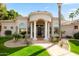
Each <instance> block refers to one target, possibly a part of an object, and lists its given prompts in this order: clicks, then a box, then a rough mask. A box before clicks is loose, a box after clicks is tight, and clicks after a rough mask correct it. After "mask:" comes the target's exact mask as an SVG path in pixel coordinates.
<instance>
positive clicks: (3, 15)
mask: <svg viewBox="0 0 79 59" xmlns="http://www.w3.org/2000/svg"><path fill="white" fill-rule="evenodd" d="M17 16H19V14H18V12H16V11H15V10H13V9H12V10H10V11H8V10H7V8H6V5H5V4H3V3H0V20H10V19H15V18H16V17H17Z"/></svg>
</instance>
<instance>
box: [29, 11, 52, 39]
mask: <svg viewBox="0 0 79 59" xmlns="http://www.w3.org/2000/svg"><path fill="white" fill-rule="evenodd" d="M51 20H52V15H51V14H50V13H48V12H39V11H38V12H32V13H31V14H30V15H29V22H30V28H31V33H30V38H32V39H33V40H37V38H39V37H41V38H44V39H45V40H49V38H50V31H51V29H50V28H51Z"/></svg>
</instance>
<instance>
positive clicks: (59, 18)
mask: <svg viewBox="0 0 79 59" xmlns="http://www.w3.org/2000/svg"><path fill="white" fill-rule="evenodd" d="M61 4H62V3H58V20H59V40H61Z"/></svg>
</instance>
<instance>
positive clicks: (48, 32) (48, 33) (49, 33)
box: [48, 23, 50, 38]
mask: <svg viewBox="0 0 79 59" xmlns="http://www.w3.org/2000/svg"><path fill="white" fill-rule="evenodd" d="M48 38H50V25H49V23H48Z"/></svg>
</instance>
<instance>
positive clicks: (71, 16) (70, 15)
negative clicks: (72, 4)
mask: <svg viewBox="0 0 79 59" xmlns="http://www.w3.org/2000/svg"><path fill="white" fill-rule="evenodd" d="M74 17H75V13H74V12H72V13H70V14H69V18H71V19H72V21H73V18H74Z"/></svg>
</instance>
